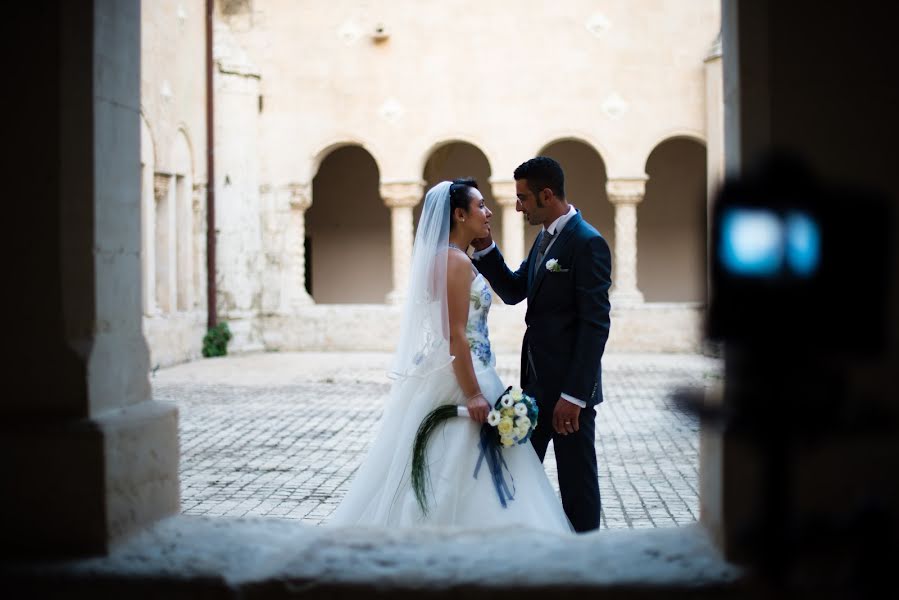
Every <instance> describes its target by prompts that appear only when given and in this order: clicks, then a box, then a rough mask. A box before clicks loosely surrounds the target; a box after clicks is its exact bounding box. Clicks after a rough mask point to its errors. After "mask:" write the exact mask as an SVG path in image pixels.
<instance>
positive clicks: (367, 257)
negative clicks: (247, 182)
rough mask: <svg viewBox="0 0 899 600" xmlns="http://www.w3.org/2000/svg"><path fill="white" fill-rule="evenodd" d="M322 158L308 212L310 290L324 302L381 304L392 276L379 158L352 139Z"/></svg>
mask: <svg viewBox="0 0 899 600" xmlns="http://www.w3.org/2000/svg"><path fill="white" fill-rule="evenodd" d="M316 160H317V166H316V168H315V177H314V178H313V179H312V205H311V206H310V208H309V209H308V211H306V215H305V223H306V227H305V231H306V233H305V235H306V240H305V244H306V273H307V281H308V286H309V289H308V291H309V293H310V294H311V295H312V298H313V299H314V300H315V301H316V303H318V304H381V303H383V302H384V298H385V297H386V296H387V293H388V292H389V291H390V290H391V283H392V280H391V262H390V212H389V210H388V209H387V207H386V206H384V203H383V202H382V201H381V196H380V190H379V182H380V170H379V168H378V163H377V161H376V160H375V158H374V156H372V154H371V153H370V152H369V151H368V150H367V149H366V148H365V147H363V146H362V145H359V144H347V143H342V144H339V145H334V146H332V147H331V150H330V151H329V152H328V153H327V154H324V155H321V156H320V157H317V159H316Z"/></svg>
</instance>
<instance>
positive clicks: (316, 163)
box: [308, 136, 381, 202]
mask: <svg viewBox="0 0 899 600" xmlns="http://www.w3.org/2000/svg"><path fill="white" fill-rule="evenodd" d="M316 147H317V148H319V150H318V151H316V152H315V153H314V154H313V155H312V161H311V163H310V164H309V175H308V177H309V179H308V180H312V179H315V177H316V175H318V172H319V170H320V169H321V166H322V163H323V162H324V161H325V159H327V158H328V157H329V156H331V155H332V154H334V153H335V152H337V151H339V150H341V149H343V148H361V149H362V150H364V151H365V152H366V153H367V154H368V155H369V156H370V157H371V160H372V161H373V162H374V164H375V168H376V169H377V170H378V173H379V174H380V173H381V161H379V160H378V158H377V157H378V153H377V152H375V150H374V148H373V146H372V144H370V143H368V142H366V141H364V140H361V139H358V138H355V137H352V136H340V137H337V138H334V139H332V140H331V141H328V142H325V143H323V144H319V145H317V146H316ZM314 201H315V200H314V199H313V202H314Z"/></svg>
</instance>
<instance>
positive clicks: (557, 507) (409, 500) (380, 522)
mask: <svg viewBox="0 0 899 600" xmlns="http://www.w3.org/2000/svg"><path fill="white" fill-rule="evenodd" d="M475 364H476V365H477V364H478V363H477V362H476V363H475ZM476 375H477V378H478V382H479V383H480V386H481V391H482V392H483V393H484V396H485V397H486V398H487V400H488V402H493V401H494V400H495V399H496V398H497V397H499V395H500V394H501V393H502V392H503V391H504V390H505V386H504V385H503V383H502V382H501V381H500V379H499V376H498V375H497V374H496V371H495V370H494V369H493V368H492V367H487V366H482V367H480V368H479V369H478V370H477V371H476ZM464 402H465V398H464V397H463V393H462V391H461V389H460V388H459V385H458V383H457V382H456V378H455V375H454V373H453V371H452V366H451V365H446V366H444V367H443V368H441V369H439V370H437V371H435V372H432V373H430V374H429V375H427V376H426V377H424V378H407V379H405V380H402V381H400V382H397V383H395V384H394V386H393V388H392V390H391V394H390V398H389V400H388V403H387V405H386V407H385V410H384V415H383V416H382V419H381V423H380V430H379V433H378V434H377V436H376V438H375V440H374V442H373V443H372V446H371V448H370V449H369V453H368V455H367V456H366V458H365V460H364V462H363V464H362V466H361V467H360V468H359V470H358V471H357V472H356V475H355V478H354V479H353V481H352V483H351V485H350V488H349V491H348V492H347V495H346V496H345V497H344V499H343V501H342V502H341V504H340V506H339V507H338V508H337V510H336V511H335V513H334V514H333V516H332V517H331V519H330V520H329V521H328V523H327V525H329V526H331V525H335V526H343V525H357V526H372V527H389V528H392V529H396V528H421V527H430V526H436V527H450V528H461V529H487V528H503V527H510V526H514V527H517V528H532V529H538V530H545V531H554V532H559V533H568V532H571V531H572V528H571V524H570V523H569V521H568V518H567V517H566V516H565V512H564V511H563V509H562V504H561V502H560V501H559V498H558V496H557V495H556V492H555V490H553V489H552V486H551V485H550V483H549V480H548V479H547V477H546V473H545V472H544V470H543V465H542V464H541V463H540V460H539V459H538V458H537V454H536V452H535V451H534V449H533V447H532V446H531V445H530V444H529V443H527V444H521V445H517V446H514V447H512V448H506V449H503V451H502V452H503V458H504V459H505V461H506V464H507V465H508V468H509V473H510V474H511V477H510V476H509V473H507V474H506V479H507V481H509V482H510V483H512V484H514V498H513V499H511V500H507V505H506V506H505V507H504V506H503V505H502V503H501V502H500V499H499V495H498V494H497V491H496V489H495V487H494V484H493V480H492V479H491V477H490V472H489V470H488V469H487V467H486V465H482V466H481V469H480V471H479V472H478V475H477V477H475V476H474V471H475V465H476V463H477V460H478V456H479V454H480V450H479V447H478V441H479V437H480V427H481V426H480V425H479V424H478V423H475V422H474V421H472V420H470V419H468V418H464V417H459V418H453V419H450V420H449V421H447V422H446V423H445V424H443V425H441V426H439V427H438V429H437V430H436V431H434V433H433V434H432V435H431V438H430V442H429V444H428V448H427V463H428V471H429V475H430V477H429V485H428V488H427V491H428V508H429V510H428V513H427V514H424V513H423V512H422V510H421V508H420V507H419V505H418V502H417V501H416V498H415V493H414V491H413V489H412V486H411V484H410V472H411V458H412V443H413V440H414V436H415V433H416V431H417V429H418V425H419V424H420V423H421V421H422V419H423V418H424V416H425V415H426V414H427V413H428V412H430V411H431V410H432V409H434V408H436V407H437V406H439V405H441V404H457V405H462V404H464ZM510 487H512V486H510Z"/></svg>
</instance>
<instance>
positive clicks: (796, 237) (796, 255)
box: [718, 207, 821, 278]
mask: <svg viewBox="0 0 899 600" xmlns="http://www.w3.org/2000/svg"><path fill="white" fill-rule="evenodd" d="M718 256H719V260H720V261H721V266H722V267H723V268H724V269H725V271H727V272H728V273H730V274H731V275H733V276H737V277H747V278H771V277H783V276H787V277H798V278H808V277H811V276H812V275H814V274H815V272H816V271H817V270H818V266H819V263H820V260H821V230H820V227H819V226H818V223H817V222H816V221H815V220H814V219H813V218H812V217H811V216H809V215H808V214H807V213H805V212H802V211H790V212H788V213H786V214H782V213H778V212H775V211H772V210H766V209H760V208H748V207H731V208H729V209H728V210H727V211H726V212H725V213H724V214H722V215H721V238H720V245H719V248H718Z"/></svg>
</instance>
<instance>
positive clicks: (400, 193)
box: [380, 181, 425, 208]
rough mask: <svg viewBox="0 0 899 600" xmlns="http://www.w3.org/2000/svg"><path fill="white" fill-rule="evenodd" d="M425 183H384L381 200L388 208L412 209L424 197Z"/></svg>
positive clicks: (382, 184) (381, 189)
mask: <svg viewBox="0 0 899 600" xmlns="http://www.w3.org/2000/svg"><path fill="white" fill-rule="evenodd" d="M424 191H425V182H424V181H384V182H382V183H381V188H380V192H381V200H383V202H384V205H385V206H387V207H388V208H397V207H407V208H412V207H413V206H415V205H416V204H418V203H419V202H421V198H422V196H423V195H424Z"/></svg>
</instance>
